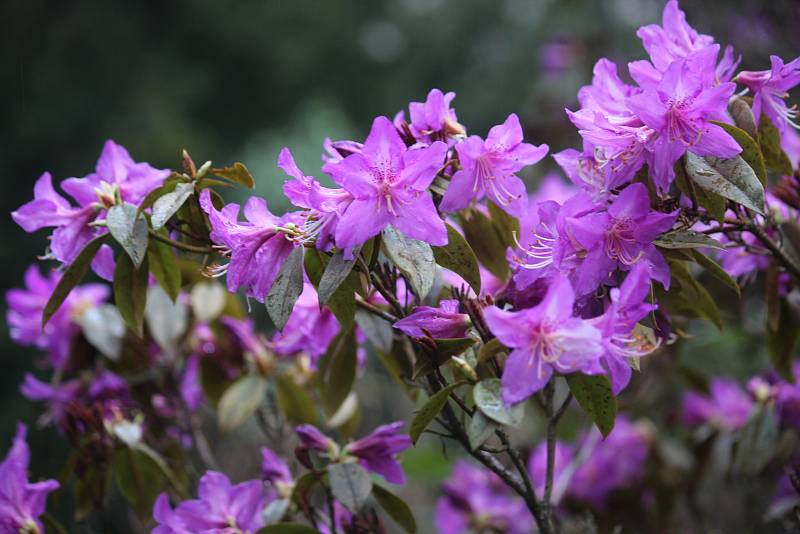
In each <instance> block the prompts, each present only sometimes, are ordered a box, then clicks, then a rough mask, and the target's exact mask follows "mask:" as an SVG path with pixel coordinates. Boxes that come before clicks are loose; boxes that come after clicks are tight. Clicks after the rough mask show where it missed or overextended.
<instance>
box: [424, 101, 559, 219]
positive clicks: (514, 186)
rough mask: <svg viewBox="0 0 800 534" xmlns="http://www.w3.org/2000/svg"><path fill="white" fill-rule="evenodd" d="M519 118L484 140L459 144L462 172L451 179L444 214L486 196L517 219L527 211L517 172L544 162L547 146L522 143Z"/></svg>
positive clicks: (495, 129) (509, 120)
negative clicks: (540, 161)
mask: <svg viewBox="0 0 800 534" xmlns="http://www.w3.org/2000/svg"><path fill="white" fill-rule="evenodd" d="M522 138H523V137H522V127H521V126H520V123H519V118H518V117H517V116H516V115H515V114H514V113H512V114H511V115H509V116H508V118H507V119H506V122H505V123H503V124H501V125H498V126H494V127H493V128H492V129H491V130H489V135H488V136H487V137H486V140H485V141H484V140H483V139H481V138H480V137H478V136H477V135H472V136H470V137H468V138H467V139H465V140H464V141H462V142H460V143H458V144H457V145H456V152H458V159H459V162H460V163H461V170H459V171H457V172H456V173H455V174H454V175H453V178H452V179H451V180H450V185H449V186H448V188H447V191H446V192H445V194H444V198H443V199H442V204H441V206H440V207H441V209H442V211H448V212H449V211H458V210H460V209H463V208H466V207H467V206H468V205H469V203H470V202H471V201H472V200H479V199H481V198H483V196H484V195H486V196H488V197H489V199H490V200H491V201H492V202H494V203H495V204H497V205H498V206H500V207H501V208H503V209H504V210H505V211H507V212H508V213H510V214H511V215H514V216H517V217H519V216H521V215H522V214H523V212H524V211H525V209H526V208H527V203H528V202H527V201H528V197H527V193H526V191H525V184H524V183H522V180H520V179H519V178H518V177H517V175H516V173H517V172H519V171H520V170H521V169H522V168H524V167H527V166H528V165H533V164H534V163H536V162H538V161H539V160H541V159H542V158H543V157H544V156H545V155H546V154H547V151H548V146H547V145H539V146H534V145H531V144H528V143H523V142H522Z"/></svg>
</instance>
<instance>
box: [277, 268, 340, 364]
mask: <svg viewBox="0 0 800 534" xmlns="http://www.w3.org/2000/svg"><path fill="white" fill-rule="evenodd" d="M339 330H340V327H339V321H337V320H336V317H334V315H333V313H331V311H330V310H329V309H328V308H327V307H325V308H322V309H320V306H319V299H318V297H317V292H316V290H315V289H314V286H312V285H311V284H308V283H306V284H305V285H304V286H303V292H302V293H301V294H300V298H298V299H297V302H296V303H295V305H294V309H293V310H292V313H291V315H290V316H289V320H288V321H287V322H286V326H284V327H283V330H282V331H280V332H278V333H276V334H275V336H273V338H272V340H271V341H270V342H269V348H271V349H272V350H274V351H275V352H277V353H278V354H283V355H286V356H291V355H295V354H298V353H301V352H305V353H306V354H308V355H309V357H311V362H312V363H316V362H317V360H319V358H320V357H321V356H322V355H323V354H325V351H326V350H327V349H328V345H329V344H330V342H331V341H332V340H333V338H335V337H336V335H337V334H338V333H339Z"/></svg>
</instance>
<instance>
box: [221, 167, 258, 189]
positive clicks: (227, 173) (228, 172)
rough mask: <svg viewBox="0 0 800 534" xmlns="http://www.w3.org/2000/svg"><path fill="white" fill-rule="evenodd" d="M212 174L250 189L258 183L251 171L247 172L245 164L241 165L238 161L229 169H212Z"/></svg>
mask: <svg viewBox="0 0 800 534" xmlns="http://www.w3.org/2000/svg"><path fill="white" fill-rule="evenodd" d="M211 174H213V175H215V176H219V177H220V178H225V179H226V180H230V181H231V182H234V183H237V184H240V185H243V186H245V187H247V188H250V189H252V188H254V187H255V186H256V181H255V180H254V179H253V175H252V174H250V171H248V170H247V167H245V166H244V164H242V163H239V162H238V161H237V162H236V163H234V164H233V165H230V166H228V167H216V168H212V169H211Z"/></svg>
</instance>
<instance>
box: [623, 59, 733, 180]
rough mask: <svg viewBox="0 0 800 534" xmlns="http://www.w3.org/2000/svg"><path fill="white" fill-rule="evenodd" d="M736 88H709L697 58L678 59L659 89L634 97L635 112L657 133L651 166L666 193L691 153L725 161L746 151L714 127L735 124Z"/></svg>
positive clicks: (631, 103) (631, 104) (631, 102)
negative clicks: (731, 111) (731, 113)
mask: <svg viewBox="0 0 800 534" xmlns="http://www.w3.org/2000/svg"><path fill="white" fill-rule="evenodd" d="M696 68H699V67H696ZM735 89H736V85H735V84H733V83H730V82H726V83H721V84H719V85H716V86H713V87H707V86H706V85H705V84H704V81H703V79H702V78H701V76H700V75H698V74H697V73H696V72H695V71H694V70H693V63H692V59H688V60H684V59H677V60H675V61H674V62H672V63H671V64H670V66H669V67H668V68H667V70H666V71H665V72H664V76H663V78H662V79H661V80H660V81H659V82H658V84H657V85H655V86H654V87H652V88H650V89H646V90H645V91H643V92H642V93H640V94H637V95H633V96H631V97H630V98H628V100H627V103H628V107H629V108H630V109H631V111H633V112H634V113H635V114H636V115H637V116H638V117H639V118H640V119H641V120H642V122H644V123H645V124H646V125H647V126H648V127H649V128H652V130H653V131H654V132H655V139H654V140H652V146H651V147H649V150H650V152H651V157H650V161H649V164H650V171H651V175H652V177H653V181H654V182H655V185H656V187H657V188H658V190H659V191H660V192H662V193H663V192H665V191H666V190H667V189H668V188H669V185H670V184H671V183H672V180H673V178H674V177H675V172H674V169H673V167H674V165H675V162H676V161H678V159H679V158H680V157H681V156H683V155H684V154H685V153H686V151H687V150H691V151H692V152H694V153H696V154H698V155H700V156H715V157H719V158H731V157H733V156H735V155H736V154H738V153H739V152H741V148H740V147H739V144H738V143H737V142H736V141H735V140H734V139H733V138H732V137H731V136H730V135H728V134H727V133H726V132H725V130H723V129H722V128H721V127H719V126H717V125H716V124H711V123H710V122H709V121H710V120H721V121H727V120H729V119H728V118H727V112H726V110H727V106H728V100H729V99H730V97H731V95H733V92H734V91H735Z"/></svg>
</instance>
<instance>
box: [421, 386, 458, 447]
mask: <svg viewBox="0 0 800 534" xmlns="http://www.w3.org/2000/svg"><path fill="white" fill-rule="evenodd" d="M460 385H461V383H460V382H455V383H453V384H450V385H448V386H446V387H444V388H442V389H440V390H439V391H438V392H436V394H434V395H433V396H432V397H430V398H429V399H428V400H427V401H426V402H425V404H424V405H423V406H422V408H420V409H419V411H418V412H417V413H416V415H414V419H412V420H411V427H410V430H409V435H410V436H411V441H412V442H413V443H414V444H416V443H417V440H418V439H419V437H420V436H421V435H422V432H424V431H425V429H426V428H428V425H429V424H431V421H433V420H434V419H435V418H436V416H437V415H439V412H441V411H442V408H444V405H445V404H447V398H448V397H449V396H450V393H451V392H452V391H453V390H455V389H456V388H457V387H458V386H460Z"/></svg>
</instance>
